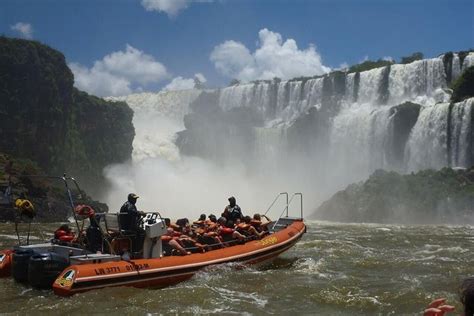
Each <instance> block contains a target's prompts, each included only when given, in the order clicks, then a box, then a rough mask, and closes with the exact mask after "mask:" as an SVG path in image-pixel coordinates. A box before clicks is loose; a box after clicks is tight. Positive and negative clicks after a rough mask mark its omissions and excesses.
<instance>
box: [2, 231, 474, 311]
mask: <svg viewBox="0 0 474 316" xmlns="http://www.w3.org/2000/svg"><path fill="white" fill-rule="evenodd" d="M56 226H57V225H52V224H48V225H44V224H42V225H41V226H40V225H38V226H35V227H34V230H35V231H37V233H34V234H33V235H34V236H33V237H34V238H38V239H41V238H45V237H48V236H50V235H47V233H48V232H50V231H53V229H54V228H55V227H56ZM40 227H41V228H40ZM40 231H41V232H40ZM14 244H15V236H14V230H13V227H12V225H8V224H0V248H2V249H3V248H7V247H10V246H12V245H14ZM473 250H474V227H469V226H397V225H378V224H339V223H328V222H309V223H308V233H307V234H306V235H305V236H304V237H303V239H302V240H301V241H300V242H299V243H298V244H297V245H296V246H295V247H294V248H293V249H291V250H290V251H288V252H287V253H285V254H284V255H282V256H281V257H280V258H278V259H277V260H276V261H275V262H274V263H273V264H272V265H270V266H266V267H261V268H258V269H255V268H243V269H242V268H237V267H235V266H233V265H221V266H215V267H210V268H207V269H206V270H203V271H202V272H200V273H198V274H197V275H195V276H194V277H193V278H192V279H191V280H189V281H187V282H183V283H181V284H178V285H176V286H172V287H168V288H165V289H134V288H109V289H103V290H96V291H91V292H87V293H83V294H78V295H75V296H73V297H71V298H60V297H57V296H55V295H54V294H53V293H52V292H51V291H38V290H32V289H30V288H28V287H26V286H23V285H20V284H16V283H15V282H14V281H13V280H12V279H0V293H2V295H1V296H0V303H1V310H0V312H1V313H14V314H33V313H41V314H58V313H61V314H91V313H95V314H96V313H99V314H109V313H120V314H139V315H140V314H142V315H145V314H153V315H176V314H180V315H181V314H218V315H235V314H238V315H242V314H244V315H290V314H293V315H315V314H318V315H354V314H359V315H388V314H395V315H413V314H419V313H420V311H421V310H423V308H424V307H425V306H426V305H427V304H428V303H429V302H430V300H432V299H434V298H437V297H446V298H448V301H449V303H451V304H453V305H455V306H456V307H457V310H458V311H460V309H461V307H460V305H459V303H458V287H459V285H460V283H461V281H462V279H463V278H465V277H467V276H470V275H471V276H472V275H474V264H473V263H474V251H473Z"/></svg>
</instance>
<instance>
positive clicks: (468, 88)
mask: <svg viewBox="0 0 474 316" xmlns="http://www.w3.org/2000/svg"><path fill="white" fill-rule="evenodd" d="M451 88H452V89H453V94H452V96H451V102H460V101H463V100H465V99H467V98H472V97H474V66H471V67H469V68H467V69H466V70H464V72H463V73H462V74H461V76H460V77H459V78H458V79H456V81H454V82H453V84H452V86H451Z"/></svg>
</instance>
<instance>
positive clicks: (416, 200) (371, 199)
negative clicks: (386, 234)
mask: <svg viewBox="0 0 474 316" xmlns="http://www.w3.org/2000/svg"><path fill="white" fill-rule="evenodd" d="M473 174H474V169H472V168H471V169H462V170H453V169H450V168H444V169H441V170H439V171H435V170H424V171H420V172H418V173H411V174H407V175H401V174H398V173H396V172H387V171H383V170H377V171H375V172H374V173H373V174H372V175H371V176H370V177H369V179H367V180H366V181H363V182H360V183H356V184H351V185H349V186H348V187H347V188H346V189H344V190H342V191H339V192H337V193H336V194H334V195H333V196H332V197H331V198H330V199H329V200H327V201H326V202H324V203H323V204H322V205H321V206H320V207H319V208H318V209H317V210H316V212H315V213H314V214H313V215H312V217H313V218H317V219H324V220H336V221H343V222H377V223H406V224H415V223H424V224H428V223H433V224H440V223H443V224H469V223H471V224H472V223H473V222H474V218H473V216H472V215H473V213H472V205H473V203H474V182H473V179H474V177H473Z"/></svg>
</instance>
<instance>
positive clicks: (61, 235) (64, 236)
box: [54, 229, 74, 242]
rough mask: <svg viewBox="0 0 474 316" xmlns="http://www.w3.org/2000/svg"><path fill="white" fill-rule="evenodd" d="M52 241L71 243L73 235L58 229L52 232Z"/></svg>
mask: <svg viewBox="0 0 474 316" xmlns="http://www.w3.org/2000/svg"><path fill="white" fill-rule="evenodd" d="M54 239H58V240H61V241H66V242H71V241H73V240H74V233H72V232H69V233H68V232H67V231H65V230H62V229H58V230H56V231H55V232H54Z"/></svg>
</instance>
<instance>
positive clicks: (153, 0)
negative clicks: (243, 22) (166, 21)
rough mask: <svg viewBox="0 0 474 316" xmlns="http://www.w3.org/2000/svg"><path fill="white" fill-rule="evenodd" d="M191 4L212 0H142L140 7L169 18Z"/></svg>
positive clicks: (211, 0) (210, 0)
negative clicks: (163, 13) (164, 14)
mask: <svg viewBox="0 0 474 316" xmlns="http://www.w3.org/2000/svg"><path fill="white" fill-rule="evenodd" d="M192 2H213V0H142V6H143V7H144V8H145V10H147V11H158V12H165V13H166V14H168V16H169V17H175V16H177V15H178V13H179V11H181V10H184V9H186V8H187V7H188V6H189V5H190V4H191V3H192Z"/></svg>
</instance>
